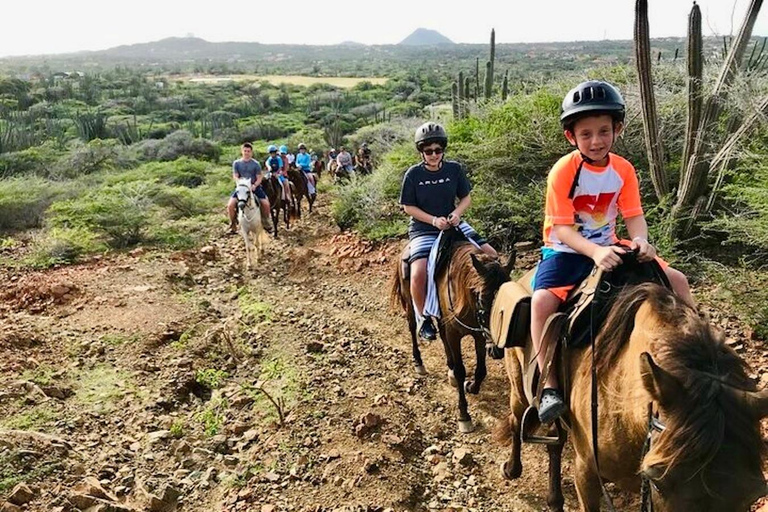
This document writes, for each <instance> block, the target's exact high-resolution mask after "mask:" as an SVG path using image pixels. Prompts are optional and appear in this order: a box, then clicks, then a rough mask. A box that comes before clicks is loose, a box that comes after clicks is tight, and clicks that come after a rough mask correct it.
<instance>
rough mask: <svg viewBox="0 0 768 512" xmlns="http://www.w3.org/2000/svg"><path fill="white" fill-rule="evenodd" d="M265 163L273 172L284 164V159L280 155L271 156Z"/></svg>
mask: <svg viewBox="0 0 768 512" xmlns="http://www.w3.org/2000/svg"><path fill="white" fill-rule="evenodd" d="M264 165H265V166H266V167H267V169H269V170H270V171H271V172H277V171H279V170H280V168H281V167H282V166H283V159H282V158H280V157H279V156H270V157H269V158H267V161H266V162H264Z"/></svg>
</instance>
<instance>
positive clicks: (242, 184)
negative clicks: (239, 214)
mask: <svg viewBox="0 0 768 512" xmlns="http://www.w3.org/2000/svg"><path fill="white" fill-rule="evenodd" d="M235 195H236V197H237V207H238V208H239V209H241V210H242V209H243V208H245V206H246V205H247V204H248V202H249V201H250V199H251V180H250V179H249V178H240V179H238V180H237V188H236V189H235Z"/></svg>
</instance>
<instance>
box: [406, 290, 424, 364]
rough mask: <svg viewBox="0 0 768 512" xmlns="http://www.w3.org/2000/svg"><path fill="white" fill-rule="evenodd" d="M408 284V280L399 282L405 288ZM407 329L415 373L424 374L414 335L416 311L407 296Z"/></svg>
mask: <svg viewBox="0 0 768 512" xmlns="http://www.w3.org/2000/svg"><path fill="white" fill-rule="evenodd" d="M408 286H410V284H409V283H408V281H402V282H401V288H402V289H403V290H407V289H408ZM406 314H407V316H408V331H409V332H410V333H411V347H412V349H413V363H414V364H415V365H416V373H418V374H419V375H426V374H427V369H426V368H424V362H423V361H422V360H421V350H419V340H418V338H417V337H416V312H415V311H414V310H413V303H412V302H411V300H410V297H408V311H407V312H406Z"/></svg>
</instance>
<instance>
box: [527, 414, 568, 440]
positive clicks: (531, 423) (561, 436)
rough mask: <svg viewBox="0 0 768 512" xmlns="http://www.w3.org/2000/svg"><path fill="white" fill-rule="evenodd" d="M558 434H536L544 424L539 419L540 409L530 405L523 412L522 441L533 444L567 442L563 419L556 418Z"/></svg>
mask: <svg viewBox="0 0 768 512" xmlns="http://www.w3.org/2000/svg"><path fill="white" fill-rule="evenodd" d="M554 425H555V428H556V429H557V436H556V437H555V436H549V435H543V436H542V435H536V434H535V432H536V431H537V430H538V429H539V428H540V427H541V426H542V424H541V422H540V421H539V410H538V409H537V408H536V407H535V406H533V405H529V406H528V408H527V409H526V410H525V412H524V413H523V420H522V421H521V422H520V441H521V442H523V443H531V444H547V445H561V444H564V443H565V429H564V428H563V425H562V422H561V419H560V418H558V419H557V420H555V423H554Z"/></svg>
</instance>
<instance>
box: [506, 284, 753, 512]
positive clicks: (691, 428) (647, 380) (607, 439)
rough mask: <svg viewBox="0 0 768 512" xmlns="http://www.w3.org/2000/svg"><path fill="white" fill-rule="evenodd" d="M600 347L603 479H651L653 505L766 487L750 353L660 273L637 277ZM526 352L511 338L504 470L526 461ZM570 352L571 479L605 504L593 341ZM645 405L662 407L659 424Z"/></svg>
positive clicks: (745, 505) (697, 506)
mask: <svg viewBox="0 0 768 512" xmlns="http://www.w3.org/2000/svg"><path fill="white" fill-rule="evenodd" d="M558 335H559V334H558V333H553V336H558ZM595 355H596V364H595V368H596V371H597V373H596V375H597V384H598V385H597V390H598V403H599V408H598V431H597V438H598V443H599V455H598V456H599V468H600V476H601V477H602V479H603V480H604V481H610V482H613V483H615V484H616V486H617V487H618V488H621V489H624V490H627V491H630V492H638V491H639V490H640V487H641V481H644V482H645V485H646V488H647V489H648V493H650V494H649V496H648V497H649V498H650V500H651V501H652V504H653V507H654V508H653V510H654V511H655V512H671V511H675V512H689V511H690V512H694V511H696V512H715V511H717V512H746V511H747V510H749V507H750V504H752V503H753V502H754V501H755V500H756V499H758V498H759V497H760V496H763V495H764V494H765V492H766V484H765V480H764V477H763V472H762V459H763V457H764V455H765V444H764V443H763V441H762V439H761V437H760V420H761V418H764V417H766V416H767V415H768V391H766V390H763V391H762V392H758V391H757V390H756V388H755V384H754V382H753V381H752V380H751V379H749V377H748V370H747V366H746V363H745V362H744V361H743V360H741V359H740V358H739V356H738V355H737V354H736V353H735V352H734V351H733V350H732V349H731V348H730V347H728V346H727V345H726V344H725V342H724V337H723V334H722V333H721V332H720V331H719V330H717V329H715V328H713V327H712V326H710V325H709V324H708V323H707V322H705V321H704V320H702V319H701V318H700V317H699V315H698V313H697V312H696V311H695V310H694V309H693V308H691V307H690V306H687V305H686V304H685V303H683V301H682V300H680V299H679V298H678V297H677V296H676V295H674V294H673V293H672V292H671V291H669V290H667V289H666V288H664V287H661V286H658V285H656V284H643V285H639V286H635V287H631V288H629V289H628V290H627V291H625V292H624V293H623V295H621V296H620V297H619V299H618V300H617V302H616V303H615V304H614V305H613V307H612V308H611V312H610V314H609V316H608V318H607V320H606V323H605V325H604V326H603V328H602V329H601V331H600V333H599V335H598V337H597V339H596V351H595ZM522 361H523V359H522V349H518V348H515V349H507V350H506V353H505V366H506V368H507V373H508V375H509V379H510V383H511V389H512V391H511V394H510V406H511V409H512V412H511V414H510V415H509V417H508V419H507V421H506V422H503V423H502V425H501V426H502V429H503V430H506V433H507V434H508V435H509V437H511V440H512V453H511V455H510V459H509V461H507V462H506V463H505V464H504V468H503V469H504V475H505V476H506V477H507V478H516V477H518V476H519V475H520V474H521V472H522V464H521V460H520V439H519V435H520V432H519V428H520V427H519V426H520V420H521V416H522V412H523V410H524V409H525V407H526V406H527V402H526V399H525V394H524V393H522V391H523V390H522V371H523V368H522V364H523V363H522ZM565 361H566V364H565V367H566V368H564V369H563V368H561V369H560V373H561V376H562V377H563V378H564V380H561V382H565V381H568V382H570V383H571V386H570V393H569V395H568V401H569V405H570V412H569V414H568V415H567V416H568V418H567V420H568V422H569V423H570V429H571V439H572V440H573V447H574V451H575V454H576V460H575V464H574V470H575V478H574V482H575V484H576V491H577V494H578V498H579V504H580V507H581V511H582V512H598V511H599V510H600V498H601V494H602V491H601V486H600V480H599V478H598V474H597V467H596V464H595V462H594V450H593V445H592V430H591V429H592V419H591V414H592V408H591V389H592V388H591V379H592V357H591V350H590V349H589V348H586V349H573V350H572V351H571V352H570V353H569V354H567V357H566V359H565ZM649 406H650V408H651V410H652V411H654V412H656V413H658V415H659V424H657V425H656V426H655V427H654V426H653V423H652V422H651V421H650V418H649V413H648V410H649ZM662 425H663V427H662ZM647 440H650V449H647V448H646V449H647V453H646V449H644V446H645V444H646V442H647ZM552 455H553V454H552V452H550V456H552ZM555 455H557V454H555ZM553 465H554V466H555V467H553ZM553 470H554V473H551V474H550V495H549V498H548V500H547V501H548V504H549V506H550V510H556V511H562V510H563V503H562V493H561V491H560V489H559V470H560V468H559V456H558V458H557V459H556V460H552V459H551V461H550V471H551V472H552V471H553ZM553 479H554V480H553Z"/></svg>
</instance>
